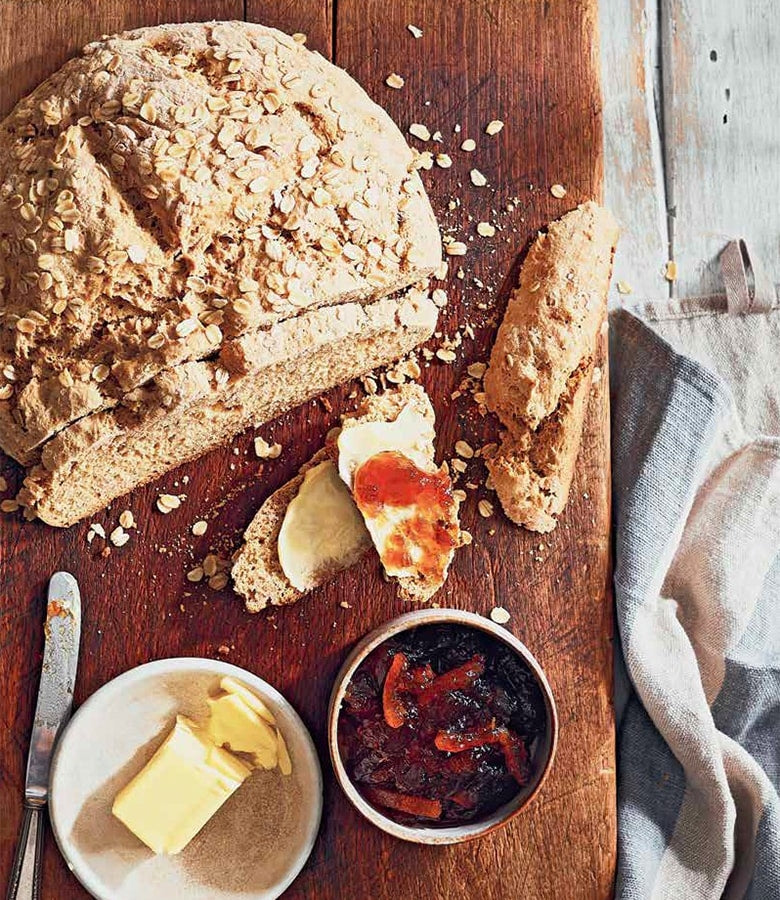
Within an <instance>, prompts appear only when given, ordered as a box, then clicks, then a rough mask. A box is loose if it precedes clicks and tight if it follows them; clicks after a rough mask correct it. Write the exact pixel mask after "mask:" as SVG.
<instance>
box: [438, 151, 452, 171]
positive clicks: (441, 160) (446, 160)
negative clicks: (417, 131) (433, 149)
mask: <svg viewBox="0 0 780 900" xmlns="http://www.w3.org/2000/svg"><path fill="white" fill-rule="evenodd" d="M436 165H437V166H439V168H440V169H449V168H450V166H451V165H452V157H451V156H449V155H448V154H447V153H437V154H436Z"/></svg>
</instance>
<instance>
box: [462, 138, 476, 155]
mask: <svg viewBox="0 0 780 900" xmlns="http://www.w3.org/2000/svg"><path fill="white" fill-rule="evenodd" d="M460 149H461V150H465V151H466V153H471V152H472V151H474V150H476V149H477V142H476V141H475V140H474V139H473V138H466V140H465V141H463V143H462V144H461V145H460Z"/></svg>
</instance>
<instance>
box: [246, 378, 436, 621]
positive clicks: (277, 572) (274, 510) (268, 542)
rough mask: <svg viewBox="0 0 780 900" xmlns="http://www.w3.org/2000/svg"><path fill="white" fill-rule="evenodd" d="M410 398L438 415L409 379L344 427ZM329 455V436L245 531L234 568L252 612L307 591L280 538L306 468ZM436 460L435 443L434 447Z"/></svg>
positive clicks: (366, 404) (403, 586) (414, 587)
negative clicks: (292, 575)
mask: <svg viewBox="0 0 780 900" xmlns="http://www.w3.org/2000/svg"><path fill="white" fill-rule="evenodd" d="M409 404H411V405H412V406H413V407H414V409H415V410H416V411H417V412H419V413H420V414H421V415H422V416H424V417H425V419H426V420H428V421H429V422H430V423H431V425H433V423H434V419H435V416H434V411H433V407H432V406H431V401H430V399H429V398H428V395H427V394H426V393H425V391H424V389H423V388H422V387H421V386H420V385H419V384H414V383H410V384H404V385H401V386H399V387H398V388H394V389H392V390H387V391H385V392H384V393H383V394H377V395H373V396H370V397H367V398H366V399H365V400H364V401H363V403H362V404H361V405H360V406H359V407H358V409H357V410H356V411H355V412H354V413H348V414H347V415H346V416H345V417H344V427H350V426H351V425H353V424H360V423H362V422H379V421H392V420H393V419H395V418H396V417H397V416H398V414H399V413H400V412H401V410H402V409H404V407H406V406H407V405H409ZM330 455H331V445H330V442H329V444H328V446H326V447H323V448H322V449H321V450H319V451H318V452H317V453H316V454H315V455H314V456H313V457H312V458H311V459H310V460H309V462H307V463H306V464H305V465H304V466H303V467H302V468H301V470H300V472H299V473H298V475H296V476H295V478H292V479H291V480H290V481H288V482H287V483H286V484H284V485H283V486H282V487H280V488H279V489H278V490H277V491H275V492H274V493H273V494H271V496H270V497H268V499H267V500H266V501H265V502H264V503H263V505H262V506H261V507H260V509H259V510H258V511H257V513H256V515H255V517H254V519H252V521H251V522H250V524H249V526H248V528H247V530H246V531H245V533H244V542H243V544H242V546H241V547H240V548H239V550H238V551H237V552H236V554H235V555H234V557H233V569H232V572H231V574H232V577H233V585H234V587H235V589H236V592H237V593H238V594H240V595H241V596H242V597H243V598H244V602H245V605H246V608H247V610H249V612H259V611H260V610H262V609H265V608H266V607H267V606H284V605H287V604H288V603H294V602H295V601H296V600H299V599H300V598H301V597H303V596H304V594H305V593H308V592H307V591H299V590H298V589H297V588H295V587H293V586H292V585H291V584H290V583H289V581H287V578H286V577H285V575H284V572H283V571H282V567H281V564H280V563H279V556H278V552H277V542H278V539H279V531H280V529H281V527H282V522H283V521H284V516H285V512H286V511H287V507H288V505H289V504H290V502H291V501H292V499H293V498H294V497H295V496H296V494H297V493H298V489H299V488H300V486H301V482H302V481H303V476H304V474H305V473H306V471H307V470H308V469H310V468H311V467H312V466H316V465H317V464H318V463H320V462H323V461H324V460H325V459H327V458H328V457H329V456H330ZM432 460H433V448H431V461H432ZM372 546H373V545H372V544H371V543H370V542H369V543H367V544H366V546H365V547H364V548H363V552H361V553H360V554H358V555H357V556H356V557H354V558H346V559H344V560H343V561H342V564H341V565H339V566H338V567H336V568H334V569H332V570H331V571H330V572H325V573H323V576H322V579H321V580H320V582H319V584H318V585H317V586H320V585H321V584H325V583H326V582H327V581H329V580H330V579H331V578H333V577H334V576H335V575H336V574H338V572H341V571H343V570H344V569H347V568H349V567H350V566H352V565H354V564H355V563H356V562H357V561H358V559H359V558H360V557H361V556H362V555H363V553H364V552H366V551H368V550H369V549H370V548H371V547H372ZM399 587H400V591H401V594H402V596H404V597H405V598H406V599H415V600H427V599H428V597H429V596H430V593H432V592H429V593H427V596H426V592H425V591H421V590H420V587H419V584H418V583H417V582H416V581H415V579H412V578H404V579H399Z"/></svg>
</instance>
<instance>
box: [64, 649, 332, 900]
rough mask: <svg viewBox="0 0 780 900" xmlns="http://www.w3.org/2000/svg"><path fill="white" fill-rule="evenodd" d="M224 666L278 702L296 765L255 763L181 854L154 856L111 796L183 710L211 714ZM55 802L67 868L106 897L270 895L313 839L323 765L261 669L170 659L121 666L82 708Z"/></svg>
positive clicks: (69, 734) (207, 899)
mask: <svg viewBox="0 0 780 900" xmlns="http://www.w3.org/2000/svg"><path fill="white" fill-rule="evenodd" d="M224 675H232V676H233V677H234V678H236V679H238V680H239V681H241V682H242V683H243V684H245V685H246V686H247V687H249V688H251V689H252V690H253V691H254V692H255V693H257V694H258V695H260V697H262V699H263V700H265V702H266V703H267V704H268V706H269V707H270V708H271V710H272V711H273V713H274V715H275V716H276V720H277V723H278V725H279V727H280V728H281V730H282V732H283V734H284V736H285V739H286V741H287V744H288V747H289V750H290V756H291V758H292V764H293V773H292V775H291V776H287V777H285V776H283V775H281V773H280V772H279V771H278V770H275V771H272V772H266V771H263V770H256V771H255V772H253V774H252V775H251V776H250V778H249V779H248V780H247V781H246V782H245V783H244V784H243V785H242V786H241V787H240V788H239V789H238V790H237V791H236V792H235V794H233V796H232V797H230V798H229V799H228V801H227V802H226V803H225V805H224V806H223V807H222V808H221V809H220V810H219V811H218V812H217V813H216V815H215V816H214V817H213V818H212V819H211V821H210V822H209V823H208V824H207V825H206V826H205V827H204V828H203V830H202V831H201V832H200V833H199V834H198V835H197V836H196V837H195V838H194V839H193V840H192V842H191V843H190V844H189V846H187V847H186V848H185V849H184V850H183V851H182V852H181V853H180V854H178V855H176V856H155V854H153V853H152V852H151V850H149V849H148V848H147V847H146V846H144V844H142V843H141V841H139V840H138V839H137V838H136V837H135V835H133V834H132V833H131V832H130V831H128V829H127V828H125V826H124V825H123V824H122V823H121V822H119V821H118V820H117V819H115V818H114V817H113V816H112V815H111V804H112V803H113V800H114V797H115V795H116V793H117V791H118V790H119V789H120V788H122V787H124V785H126V784H127V782H128V781H130V779H131V778H132V777H133V776H134V775H135V774H136V773H137V772H138V771H140V769H141V768H142V767H143V766H144V765H145V764H146V762H147V761H148V760H149V758H150V757H151V756H152V754H153V753H154V751H155V750H156V749H157V747H159V745H160V744H161V742H162V740H163V738H164V737H165V735H166V734H167V733H168V730H169V729H170V727H171V726H172V724H173V721H174V717H175V716H176V714H177V713H183V714H184V715H187V716H192V718H194V719H195V720H196V721H199V720H204V719H205V718H206V717H207V714H208V707H207V704H206V697H207V696H208V694H209V693H215V692H216V690H217V689H218V686H219V679H220V678H221V677H222V676H224ZM49 802H50V812H51V821H52V826H53V829H54V834H55V837H56V839H57V843H58V844H59V847H60V850H61V851H62V854H63V856H64V857H65V860H66V862H67V863H68V866H69V867H70V869H71V870H72V871H73V873H74V874H75V876H76V877H77V878H78V879H79V881H80V882H81V883H82V884H83V885H84V887H85V888H86V889H87V890H88V891H89V892H90V893H91V894H92V895H93V896H94V897H97V898H99V900H139V898H141V897H142V898H143V900H158V898H159V900H170V898H172V897H176V898H187V900H236V898H241V900H273V898H275V897H278V896H279V895H280V894H281V893H282V892H283V891H284V890H285V889H286V888H287V887H288V886H289V885H290V883H291V882H292V881H293V879H294V878H295V876H296V875H297V874H298V873H299V872H300V870H301V869H302V868H303V865H304V863H305V862H306V860H307V859H308V857H309V854H310V853H311V850H312V847H313V846H314V841H315V839H316V836H317V830H318V828H319V824H320V817H321V814H322V771H321V769H320V764H319V760H318V758H317V752H316V750H315V749H314V744H313V743H312V740H311V736H310V735H309V732H308V731H307V730H306V726H305V725H304V724H303V722H302V721H301V719H300V717H299V716H298V714H297V713H296V712H295V710H294V709H293V708H292V706H290V704H289V703H288V702H287V701H286V700H285V699H284V697H283V696H282V695H281V694H280V693H279V692H278V691H277V690H275V689H274V688H272V687H271V686H270V685H269V684H267V683H266V682H265V681H263V680H262V679H261V678H258V677H257V676H256V675H252V674H251V673H250V672H247V671H245V670H244V669H239V668H238V667H237V666H231V665H229V664H228V663H224V662H220V661H218V660H211V659H194V658H193V659H190V658H179V659H163V660H159V661H157V662H151V663H147V664H146V665H143V666H139V667H138V668H136V669H131V670H130V671H129V672H125V673H124V674H123V675H120V676H119V677H118V678H115V679H114V680H113V681H110V682H109V683H108V684H106V685H104V686H103V687H102V688H100V690H98V691H97V692H96V693H94V694H93V695H92V696H91V697H90V698H89V699H88V700H87V701H86V702H85V703H84V704H83V705H82V706H81V707H80V708H79V710H78V712H76V714H75V715H74V716H73V719H72V720H71V722H70V724H69V725H68V727H67V729H66V730H65V732H64V733H63V735H62V738H61V740H60V741H59V744H58V746H57V750H56V753H55V756H54V760H53V764H52V773H51V791H50V801H49ZM261 838H262V840H261Z"/></svg>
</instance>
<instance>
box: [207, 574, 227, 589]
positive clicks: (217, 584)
mask: <svg viewBox="0 0 780 900" xmlns="http://www.w3.org/2000/svg"><path fill="white" fill-rule="evenodd" d="M227 583H228V577H227V574H226V573H225V572H217V574H216V575H212V576H211V578H209V587H210V588H211V589H212V590H213V591H221V590H222V588H223V587H225V585H226V584H227Z"/></svg>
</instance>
